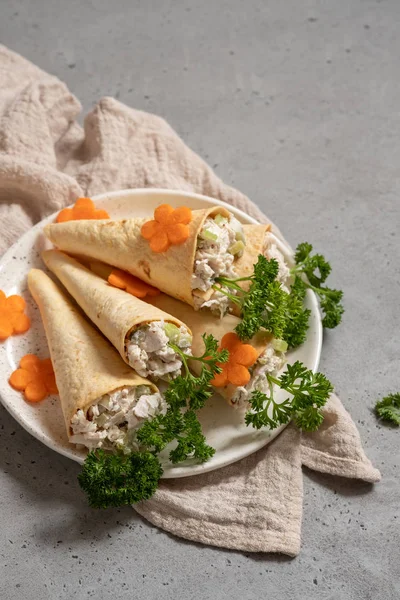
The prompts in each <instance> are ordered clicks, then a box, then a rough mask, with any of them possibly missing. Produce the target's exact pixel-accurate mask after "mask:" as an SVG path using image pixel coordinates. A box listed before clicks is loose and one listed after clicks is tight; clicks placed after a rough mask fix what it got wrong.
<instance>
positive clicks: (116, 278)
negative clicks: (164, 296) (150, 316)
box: [108, 269, 160, 298]
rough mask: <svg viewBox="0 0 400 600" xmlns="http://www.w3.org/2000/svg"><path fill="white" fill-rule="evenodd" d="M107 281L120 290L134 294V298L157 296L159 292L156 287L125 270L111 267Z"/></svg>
mask: <svg viewBox="0 0 400 600" xmlns="http://www.w3.org/2000/svg"><path fill="white" fill-rule="evenodd" d="M108 283H109V284H110V285H112V286H114V287H117V288H120V289H121V290H125V291H126V292H128V294H132V296H136V298H145V297H146V296H159V294H160V290H158V289H157V288H155V287H153V286H152V285H149V284H148V283H145V282H144V281H142V280H141V279H139V278H138V277H135V276H134V275H131V274H130V273H127V272H126V271H121V269H113V270H112V271H111V274H110V275H109V276H108Z"/></svg>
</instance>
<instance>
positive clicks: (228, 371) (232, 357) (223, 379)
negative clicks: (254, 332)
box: [211, 331, 257, 387]
mask: <svg viewBox="0 0 400 600" xmlns="http://www.w3.org/2000/svg"><path fill="white" fill-rule="evenodd" d="M223 349H226V350H228V351H229V358H228V362H226V363H221V364H218V366H219V367H221V369H222V370H221V373H217V374H216V375H215V377H214V379H213V380H212V381H211V383H212V385H213V386H215V387H225V386H226V385H228V384H229V383H232V384H233V385H236V386H240V385H246V384H247V383H249V381H250V371H249V367H251V366H252V365H254V363H255V362H256V360H257V352H256V350H255V349H254V348H253V346H251V345H250V344H243V342H241V341H240V339H239V338H238V336H237V334H236V333H234V332H233V331H232V332H230V333H226V334H225V335H224V337H223V338H222V340H221V345H220V350H223Z"/></svg>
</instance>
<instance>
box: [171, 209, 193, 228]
mask: <svg viewBox="0 0 400 600" xmlns="http://www.w3.org/2000/svg"><path fill="white" fill-rule="evenodd" d="M171 219H172V221H173V222H174V223H183V224H184V225H188V224H189V223H190V222H191V220H192V211H191V209H190V208H188V207H187V206H179V207H178V208H176V209H175V210H174V212H173V213H172V215H171Z"/></svg>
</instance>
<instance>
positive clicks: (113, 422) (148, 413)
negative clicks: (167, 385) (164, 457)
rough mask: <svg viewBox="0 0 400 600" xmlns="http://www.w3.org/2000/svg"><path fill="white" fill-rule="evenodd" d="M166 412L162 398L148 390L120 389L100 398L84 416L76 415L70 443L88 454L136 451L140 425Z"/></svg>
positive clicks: (144, 387)
mask: <svg viewBox="0 0 400 600" xmlns="http://www.w3.org/2000/svg"><path fill="white" fill-rule="evenodd" d="M166 411H167V404H166V402H165V400H164V398H163V396H162V395H161V394H160V393H159V392H154V391H153V390H152V388H151V387H150V386H148V385H139V386H134V387H123V388H121V389H118V390H115V391H114V392H111V393H110V394H105V395H104V396H101V398H99V399H98V400H97V401H96V402H95V403H94V404H92V406H90V407H89V409H88V410H87V413H86V414H85V412H84V411H83V410H82V409H79V410H78V411H77V412H76V414H75V415H74V416H73V417H72V419H71V429H72V434H73V435H72V436H71V437H70V442H71V443H73V444H78V445H82V446H85V447H86V448H88V449H89V450H94V449H96V448H102V449H104V450H110V451H115V450H121V451H122V452H124V453H129V452H132V451H134V450H137V449H138V445H137V443H136V432H137V430H138V428H139V427H140V425H141V424H142V422H143V421H144V420H146V419H151V418H153V417H155V416H157V415H159V414H165V413H166Z"/></svg>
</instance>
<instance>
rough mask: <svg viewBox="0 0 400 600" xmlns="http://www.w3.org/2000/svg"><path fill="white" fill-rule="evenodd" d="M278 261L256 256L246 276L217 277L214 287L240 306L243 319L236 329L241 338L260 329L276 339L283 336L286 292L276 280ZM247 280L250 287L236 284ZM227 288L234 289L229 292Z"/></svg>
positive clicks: (247, 336)
mask: <svg viewBox="0 0 400 600" xmlns="http://www.w3.org/2000/svg"><path fill="white" fill-rule="evenodd" d="M278 270H279V265H278V262H277V261H276V260H275V259H274V258H271V260H268V259H267V258H266V257H265V256H263V255H262V254H260V255H259V257H258V260H257V262H256V264H255V265H254V271H253V274H252V275H250V276H249V277H240V278H238V279H229V278H227V277H218V278H217V279H216V283H215V284H214V286H213V288H214V289H215V290H217V291H219V292H221V293H222V294H224V295H226V296H228V298H229V299H230V300H231V301H232V302H233V303H234V304H237V305H238V306H239V307H240V312H241V316H242V321H241V322H240V323H239V325H237V327H236V328H235V331H236V333H237V334H238V336H239V338H240V339H241V340H249V339H251V338H252V337H253V336H254V335H255V334H256V333H257V331H259V330H260V329H261V328H264V329H266V330H267V331H270V332H271V333H272V334H273V335H274V336H275V337H276V338H282V337H283V334H284V331H285V324H286V303H287V297H288V294H287V293H286V292H284V290H283V289H282V287H281V285H280V283H279V282H278V281H276V276H277V275H278ZM245 281H248V282H250V287H249V289H248V290H247V291H243V289H242V288H241V286H240V285H239V283H242V282H245ZM229 290H231V291H234V292H235V294H237V295H235V294H232V293H231V292H230V291H229Z"/></svg>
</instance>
